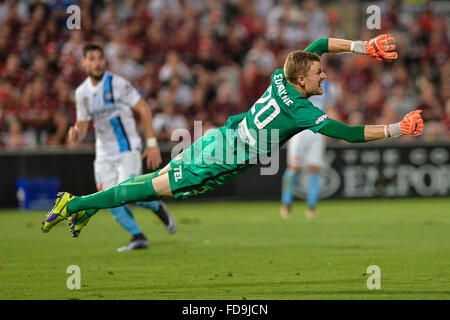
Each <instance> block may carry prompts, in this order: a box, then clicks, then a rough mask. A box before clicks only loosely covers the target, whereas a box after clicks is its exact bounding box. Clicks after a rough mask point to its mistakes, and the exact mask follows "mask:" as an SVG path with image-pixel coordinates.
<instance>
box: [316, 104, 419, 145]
mask: <svg viewBox="0 0 450 320" xmlns="http://www.w3.org/2000/svg"><path fill="white" fill-rule="evenodd" d="M421 112H422V110H415V111H411V112H410V113H408V114H407V115H405V117H404V118H403V120H402V121H400V122H397V123H393V124H388V125H366V126H348V125H346V124H345V123H342V122H339V121H336V120H333V119H329V120H328V121H327V123H326V124H325V125H324V126H323V127H322V128H321V129H320V130H319V133H321V134H323V135H325V136H328V137H332V138H337V139H343V140H346V141H348V142H352V143H355V142H368V141H374V140H380V139H384V138H389V137H399V136H402V135H403V136H418V135H421V134H422V133H423V127H424V125H423V120H422V117H421V116H420V113H421Z"/></svg>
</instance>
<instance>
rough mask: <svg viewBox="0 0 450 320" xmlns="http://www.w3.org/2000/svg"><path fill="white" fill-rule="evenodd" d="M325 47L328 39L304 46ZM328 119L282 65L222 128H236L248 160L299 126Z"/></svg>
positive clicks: (313, 125) (267, 150)
mask: <svg viewBox="0 0 450 320" xmlns="http://www.w3.org/2000/svg"><path fill="white" fill-rule="evenodd" d="M327 50H328V39H319V40H317V41H315V42H314V43H313V44H311V45H310V46H309V47H308V48H306V49H305V51H309V52H312V53H316V54H318V55H319V56H320V55H322V53H323V52H326V51H327ZM328 120H329V119H328V117H327V115H326V114H325V113H324V112H323V111H322V110H320V109H319V108H317V107H315V106H314V105H313V104H312V103H311V102H310V101H309V100H308V99H306V98H305V97H304V96H303V95H302V94H300V93H299V92H298V91H297V90H296V89H295V88H294V87H293V86H292V85H291V84H289V83H288V82H287V80H286V77H285V75H284V71H283V69H278V70H276V71H275V72H274V73H273V74H272V76H271V83H270V85H269V87H268V88H267V90H266V91H265V92H264V94H263V95H262V96H261V98H259V99H258V100H257V101H256V102H255V104H254V105H253V106H252V107H251V109H250V110H249V111H248V112H246V113H243V114H239V115H235V116H232V117H230V118H229V119H228V121H227V123H226V124H225V126H224V128H225V129H234V130H237V136H238V137H239V140H240V141H241V142H243V143H244V144H245V145H246V151H245V161H247V160H249V159H252V158H254V157H255V156H256V155H257V156H258V158H259V157H260V156H261V155H268V156H270V154H271V152H272V150H276V149H279V148H280V147H281V146H282V145H283V144H285V143H286V142H287V141H288V140H289V139H290V138H291V137H292V136H294V135H295V134H297V133H298V132H300V131H302V130H305V129H309V130H312V131H313V132H318V131H319V130H320V129H321V128H322V127H323V126H324V125H325V124H326V123H327V121H328ZM242 160H244V159H242V158H241V159H240V160H239V161H238V162H242ZM258 162H259V161H258Z"/></svg>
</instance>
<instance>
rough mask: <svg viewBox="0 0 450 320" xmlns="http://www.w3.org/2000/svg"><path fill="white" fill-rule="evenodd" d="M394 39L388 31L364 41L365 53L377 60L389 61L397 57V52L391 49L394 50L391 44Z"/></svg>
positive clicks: (393, 45)
mask: <svg viewBox="0 0 450 320" xmlns="http://www.w3.org/2000/svg"><path fill="white" fill-rule="evenodd" d="M394 41H395V39H394V38H393V37H392V36H391V34H390V33H388V34H382V35H379V36H378V37H376V38H373V39H370V40H369V41H366V53H367V54H368V55H370V56H372V57H374V58H375V59H377V60H378V61H387V62H391V61H392V60H394V59H397V52H395V51H393V50H395V44H392V43H393V42H394Z"/></svg>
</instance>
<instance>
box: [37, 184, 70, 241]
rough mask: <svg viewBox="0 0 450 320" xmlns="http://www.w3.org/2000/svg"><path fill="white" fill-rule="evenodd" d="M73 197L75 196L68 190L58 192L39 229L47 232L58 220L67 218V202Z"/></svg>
mask: <svg viewBox="0 0 450 320" xmlns="http://www.w3.org/2000/svg"><path fill="white" fill-rule="evenodd" d="M73 199H75V196H73V195H71V194H70V193H68V192H59V193H58V194H57V198H56V200H55V206H54V207H53V209H52V210H51V211H50V212H49V213H48V215H47V217H46V218H45V220H44V221H42V226H41V229H42V231H44V232H45V233H47V232H49V231H50V230H51V229H52V228H53V227H54V226H55V225H56V224H58V223H59V222H60V221H62V220H65V219H67V204H68V203H69V202H70V201H72V200H73Z"/></svg>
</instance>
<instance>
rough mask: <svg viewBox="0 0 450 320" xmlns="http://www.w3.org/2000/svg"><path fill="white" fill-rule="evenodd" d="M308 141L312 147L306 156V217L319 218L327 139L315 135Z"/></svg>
mask: <svg viewBox="0 0 450 320" xmlns="http://www.w3.org/2000/svg"><path fill="white" fill-rule="evenodd" d="M308 140H309V146H310V147H309V148H308V151H307V153H306V154H305V165H306V166H308V188H307V193H306V204H307V209H306V211H305V216H306V217H307V218H314V217H316V216H317V211H316V205H317V203H318V201H319V196H320V169H321V167H323V165H324V157H325V137H324V136H323V135H321V134H313V135H310V137H309V138H308Z"/></svg>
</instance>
